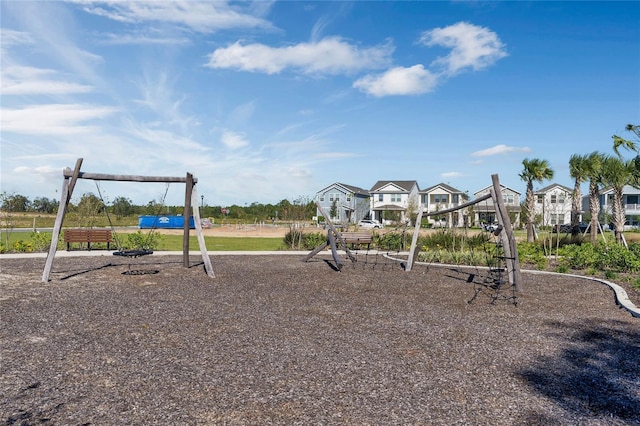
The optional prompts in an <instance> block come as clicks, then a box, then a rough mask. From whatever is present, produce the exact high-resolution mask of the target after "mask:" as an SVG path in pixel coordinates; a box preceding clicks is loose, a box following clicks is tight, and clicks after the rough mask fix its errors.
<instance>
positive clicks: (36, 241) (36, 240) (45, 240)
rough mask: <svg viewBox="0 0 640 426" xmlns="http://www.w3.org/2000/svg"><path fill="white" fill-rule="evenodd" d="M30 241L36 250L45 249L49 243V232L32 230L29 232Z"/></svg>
mask: <svg viewBox="0 0 640 426" xmlns="http://www.w3.org/2000/svg"><path fill="white" fill-rule="evenodd" d="M31 241H32V244H33V248H34V250H36V251H46V250H48V249H49V246H50V245H51V234H48V233H47V234H45V233H41V232H37V231H36V232H32V233H31Z"/></svg>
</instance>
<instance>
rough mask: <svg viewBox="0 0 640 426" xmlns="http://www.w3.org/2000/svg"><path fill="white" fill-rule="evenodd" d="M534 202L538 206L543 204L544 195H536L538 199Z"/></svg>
mask: <svg viewBox="0 0 640 426" xmlns="http://www.w3.org/2000/svg"><path fill="white" fill-rule="evenodd" d="M536 202H537V203H538V204H542V203H544V195H543V194H538V198H537V199H536Z"/></svg>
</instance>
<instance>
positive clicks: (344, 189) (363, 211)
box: [316, 182, 370, 224]
mask: <svg viewBox="0 0 640 426" xmlns="http://www.w3.org/2000/svg"><path fill="white" fill-rule="evenodd" d="M369 197H370V195H369V191H367V190H366V189H362V188H358V187H357V186H353V185H347V184H344V183H338V182H336V183H332V184H331V185H329V186H327V187H326V188H324V189H321V190H320V191H318V192H317V193H316V200H317V201H318V204H320V206H322V209H323V210H324V211H325V213H326V214H327V215H328V216H331V221H332V222H335V223H344V224H347V223H357V222H358V221H359V220H361V219H366V218H368V217H369ZM317 216H322V213H321V212H320V209H318V212H317Z"/></svg>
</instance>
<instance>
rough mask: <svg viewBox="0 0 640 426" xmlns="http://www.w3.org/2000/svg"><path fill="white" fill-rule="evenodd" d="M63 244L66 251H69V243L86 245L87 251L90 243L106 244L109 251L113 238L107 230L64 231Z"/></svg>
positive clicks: (89, 248)
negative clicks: (65, 245) (65, 246)
mask: <svg viewBox="0 0 640 426" xmlns="http://www.w3.org/2000/svg"><path fill="white" fill-rule="evenodd" d="M64 242H65V243H66V244H67V251H69V250H70V249H71V243H87V250H91V243H107V250H109V249H110V248H111V243H112V242H113V236H112V235H111V230H109V229H65V231H64Z"/></svg>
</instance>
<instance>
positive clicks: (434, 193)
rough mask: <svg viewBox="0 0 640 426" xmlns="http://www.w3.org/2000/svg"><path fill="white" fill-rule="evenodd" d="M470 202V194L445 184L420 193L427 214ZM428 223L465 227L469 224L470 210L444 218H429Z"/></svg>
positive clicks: (460, 211)
mask: <svg viewBox="0 0 640 426" xmlns="http://www.w3.org/2000/svg"><path fill="white" fill-rule="evenodd" d="M468 201H469V195H468V194H466V193H465V192H462V191H460V190H458V189H456V188H454V187H452V186H449V185H447V184H445V183H439V184H437V185H434V186H430V187H429V188H427V189H424V190H422V191H420V202H421V203H422V205H423V206H424V213H425V214H426V213H434V212H438V211H441V210H447V209H452V208H454V207H457V206H459V205H461V204H464V203H466V202H468ZM427 221H428V222H429V223H430V224H431V225H434V226H446V227H448V228H451V227H454V226H455V227H463V226H465V225H468V224H469V216H468V209H462V210H459V211H455V212H451V213H447V214H445V215H444V216H443V217H438V216H428V217H427Z"/></svg>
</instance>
